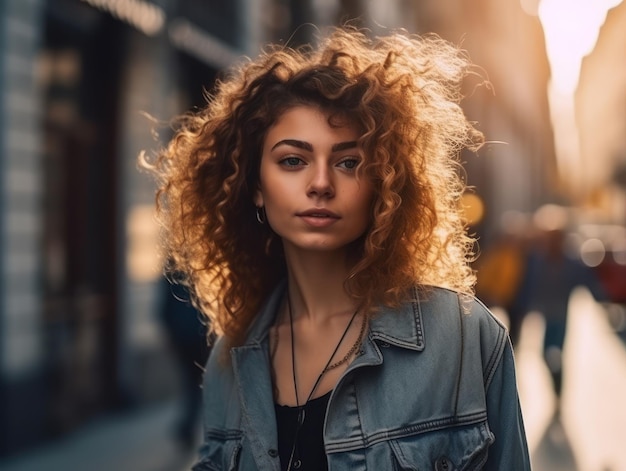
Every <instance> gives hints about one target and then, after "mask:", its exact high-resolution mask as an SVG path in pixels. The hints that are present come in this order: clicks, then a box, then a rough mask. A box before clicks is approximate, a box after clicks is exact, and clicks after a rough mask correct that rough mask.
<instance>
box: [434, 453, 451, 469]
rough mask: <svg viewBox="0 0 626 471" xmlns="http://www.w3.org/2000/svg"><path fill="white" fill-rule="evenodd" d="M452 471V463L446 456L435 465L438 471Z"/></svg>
mask: <svg viewBox="0 0 626 471" xmlns="http://www.w3.org/2000/svg"><path fill="white" fill-rule="evenodd" d="M451 469H452V466H450V461H449V460H448V458H446V457H445V456H442V457H441V458H439V459H438V460H437V462H436V463H435V470H436V471H450V470H451Z"/></svg>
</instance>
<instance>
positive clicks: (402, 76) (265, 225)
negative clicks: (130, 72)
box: [152, 28, 529, 471]
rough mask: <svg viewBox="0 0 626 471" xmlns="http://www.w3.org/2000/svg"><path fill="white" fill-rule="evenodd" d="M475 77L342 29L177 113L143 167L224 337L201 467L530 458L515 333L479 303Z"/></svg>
mask: <svg viewBox="0 0 626 471" xmlns="http://www.w3.org/2000/svg"><path fill="white" fill-rule="evenodd" d="M469 70H470V65H469V63H468V61H467V60H466V58H465V56H464V55H463V54H462V53H461V52H460V51H459V50H457V49H456V48H455V47H453V46H451V45H450V44H448V43H446V42H444V41H442V40H440V39H438V38H436V37H431V36H429V37H423V38H418V37H412V36H409V35H406V34H403V33H394V34H391V35H389V36H386V37H379V38H376V39H368V37H367V36H366V35H365V34H363V33H362V32H359V31H357V30H353V29H350V28H339V29H334V30H333V31H331V32H330V34H329V35H328V36H327V37H326V38H325V39H323V40H321V42H320V43H319V45H318V47H317V48H315V49H308V50H291V49H288V48H286V47H279V46H276V47H272V48H270V49H268V50H267V51H266V52H265V53H263V54H262V55H261V56H260V57H259V58H257V59H256V60H253V61H249V62H247V63H245V64H243V65H241V66H240V67H239V68H238V69H236V70H233V71H232V73H231V75H229V76H228V77H227V78H225V79H224V80H222V81H221V82H219V83H218V85H217V89H216V92H215V93H214V94H213V95H212V96H210V97H209V100H208V105H207V107H206V108H205V109H204V110H202V111H200V112H198V113H195V114H190V115H186V116H184V117H182V118H181V121H180V126H179V127H178V129H177V133H176V134H175V136H174V138H173V139H172V141H171V142H170V144H169V145H168V147H167V148H166V149H163V150H162V151H161V152H160V154H159V156H158V158H157V160H156V162H155V164H154V166H153V167H152V170H153V171H154V172H155V174H156V175H157V177H158V178H159V181H160V183H161V186H160V190H159V197H158V200H159V209H160V215H161V218H162V221H163V223H164V227H165V228H166V236H167V237H166V241H167V243H168V248H169V251H168V255H170V256H171V257H172V260H174V263H175V266H174V267H169V269H176V270H179V271H182V272H184V273H186V274H187V284H188V285H189V286H190V287H191V289H192V290H193V293H194V295H195V301H196V304H197V305H198V306H199V307H200V308H201V309H202V310H203V312H204V313H205V314H206V315H207V316H208V317H209V318H210V319H211V326H212V328H213V329H215V330H216V332H217V334H218V335H219V340H218V341H217V343H216V345H215V346H214V348H213V352H212V355H211V358H210V359H209V362H208V365H207V368H206V372H205V377H204V426H205V432H204V444H203V446H202V449H201V453H200V460H199V462H198V464H197V465H196V466H195V467H194V469H196V470H219V469H226V470H232V469H242V470H255V469H258V470H281V469H282V470H286V469H290V470H295V469H300V470H305V469H306V470H321V469H331V470H365V469H370V470H377V471H378V470H388V469H406V470H411V469H420V470H421V469H438V470H452V469H462V470H473V469H492V470H503V469H506V470H525V469H529V459H528V453H527V446H526V440H525V435H524V427H523V423H522V416H521V413H520V407H519V401H518V396H517V389H516V382H515V370H514V362H513V355H512V351H511V346H510V342H509V340H508V336H507V332H506V331H505V329H504V327H502V326H501V325H500V324H499V323H498V322H497V321H496V320H495V319H494V318H493V316H492V315H491V314H490V313H489V312H488V311H487V309H486V308H485V307H484V306H483V305H482V304H481V303H480V302H478V301H477V300H476V299H474V298H473V297H472V295H471V290H472V286H473V283H474V278H473V273H472V271H471V269H470V267H469V262H470V260H471V255H472V254H471V248H472V245H473V242H474V241H473V240H472V239H471V238H469V237H468V235H467V234H466V232H465V229H464V225H463V221H462V219H461V215H460V210H459V196H460V195H461V193H462V191H463V185H462V182H461V180H460V178H459V177H458V170H459V169H458V164H457V162H456V160H455V158H456V156H457V154H458V152H459V151H460V150H461V149H462V148H464V147H467V146H469V147H471V148H477V147H478V146H479V145H480V144H481V142H482V136H481V134H480V133H479V132H478V131H476V130H475V129H474V128H473V126H472V125H471V124H470V123H469V122H468V121H467V119H466V118H465V116H464V114H463V112H462V110H461V108H460V106H459V104H458V101H459V99H460V92H459V88H460V83H461V80H462V79H463V77H464V76H465V75H466V73H467V72H468V71H469Z"/></svg>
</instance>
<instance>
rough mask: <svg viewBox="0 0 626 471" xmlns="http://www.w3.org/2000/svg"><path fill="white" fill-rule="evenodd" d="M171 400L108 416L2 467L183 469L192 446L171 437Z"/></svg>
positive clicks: (12, 470)
mask: <svg viewBox="0 0 626 471" xmlns="http://www.w3.org/2000/svg"><path fill="white" fill-rule="evenodd" d="M177 413H178V404H177V403H176V401H169V402H166V403H163V404H158V405H154V406H151V407H148V408H145V409H142V410H140V411H137V412H133V413H130V414H129V413H126V414H122V415H116V416H108V417H106V418H104V419H100V420H99V421H95V422H93V423H91V424H89V425H87V426H85V427H81V428H80V429H79V430H78V431H76V432H74V433H72V434H70V435H68V436H66V437H64V438H63V439H61V440H58V441H54V442H51V443H48V444H46V445H45V446H43V447H40V448H37V449H34V450H30V451H28V452H26V453H24V454H23V455H20V456H17V457H13V458H12V459H10V460H8V461H4V462H3V461H0V470H2V471H44V470H45V471H83V470H85V471H183V470H189V469H191V465H192V463H193V460H194V452H192V451H189V450H184V449H181V448H180V447H179V446H178V444H177V443H176V442H175V441H174V440H173V434H172V433H171V432H172V424H174V422H175V420H176V417H177Z"/></svg>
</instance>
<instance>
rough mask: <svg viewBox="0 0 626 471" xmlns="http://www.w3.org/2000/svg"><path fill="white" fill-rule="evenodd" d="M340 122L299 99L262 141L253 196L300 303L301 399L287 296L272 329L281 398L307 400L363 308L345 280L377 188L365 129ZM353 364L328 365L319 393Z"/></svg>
mask: <svg viewBox="0 0 626 471" xmlns="http://www.w3.org/2000/svg"><path fill="white" fill-rule="evenodd" d="M335 124H337V123H335ZM339 124H342V125H341V126H331V125H330V124H329V122H328V115H327V114H325V113H323V112H322V111H320V110H319V109H318V108H315V107H311V106H297V107H294V108H291V109H289V110H288V111H286V112H285V113H284V114H283V115H282V116H281V117H280V119H279V120H278V121H277V122H276V123H275V125H274V126H272V127H271V128H270V129H269V130H268V133H267V136H266V139H265V142H264V145H263V153H262V158H261V166H260V181H259V188H258V190H257V192H256V194H255V196H254V203H255V205H256V206H257V207H264V209H265V213H266V217H267V223H268V224H269V225H270V226H271V227H272V229H273V230H274V232H276V234H277V235H278V236H280V237H281V239H282V241H283V246H284V249H285V259H286V262H287V271H288V282H289V288H288V289H289V298H290V300H291V306H292V309H293V310H292V316H293V330H294V348H295V358H296V360H295V364H296V377H297V386H298V400H296V394H295V388H294V381H293V373H292V354H291V326H290V320H289V312H288V309H287V303H286V302H285V303H284V305H283V307H282V309H281V310H280V312H279V313H278V318H277V321H276V325H275V327H274V328H273V329H272V331H271V332H270V337H271V341H272V344H273V343H274V341H275V340H276V336H278V341H277V349H276V354H275V356H274V360H273V367H274V372H275V381H276V387H277V390H278V397H277V398H276V400H277V402H278V403H280V404H288V405H296V404H297V403H299V404H302V403H304V401H305V400H306V398H307V397H308V396H309V393H310V392H311V390H312V388H313V384H314V383H315V381H316V379H317V377H318V375H319V374H320V372H321V371H322V370H323V369H324V366H325V365H326V363H327V361H328V359H329V358H330V357H331V355H332V352H333V350H334V349H335V347H336V345H337V344H338V342H339V340H340V338H341V336H342V334H343V332H344V330H345V329H346V327H347V326H348V324H349V321H350V318H351V317H352V314H353V313H354V312H355V310H356V309H357V308H358V306H357V305H356V304H355V302H354V300H353V299H351V298H350V297H349V296H348V295H347V293H346V292H345V290H344V289H343V282H344V280H345V278H346V276H347V274H348V273H349V270H350V268H351V266H350V261H349V257H348V247H349V245H350V243H352V242H354V241H355V240H356V239H358V238H359V237H360V236H362V235H363V234H364V233H365V231H366V230H367V228H368V227H369V225H370V222H371V206H372V200H373V197H374V191H373V186H372V184H371V182H370V181H368V180H367V178H366V177H363V176H360V175H359V174H358V172H357V168H358V166H359V164H360V162H361V157H360V155H359V152H358V149H357V145H356V142H357V139H358V137H359V134H358V130H357V129H356V127H355V126H353V125H351V124H350V123H347V122H346V123H339ZM363 320H364V317H363V313H359V314H358V315H357V317H356V318H355V319H354V322H353V323H352V324H351V326H350V327H349V329H348V333H347V335H346V337H345V339H344V341H343V342H342V343H341V345H340V347H339V350H338V351H337V354H336V355H335V356H334V357H333V360H332V361H333V362H335V361H338V360H341V359H342V358H343V357H344V356H345V354H346V353H347V352H348V351H349V350H350V348H351V347H352V345H353V344H354V343H355V341H356V340H357V339H358V336H359V333H360V328H361V324H362V321H363ZM346 367H347V363H346V364H344V365H342V366H341V367H339V368H336V369H333V370H330V371H329V372H327V373H326V374H325V375H324V376H323V379H322V381H321V383H320V384H319V386H318V387H317V388H316V390H315V391H314V392H313V395H312V397H313V398H315V397H318V396H321V395H323V394H325V393H326V392H328V391H329V390H331V389H332V388H333V387H334V385H335V384H336V382H337V380H338V379H339V377H340V375H341V374H342V373H343V371H344V370H345V368H346Z"/></svg>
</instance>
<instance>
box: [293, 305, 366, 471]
mask: <svg viewBox="0 0 626 471" xmlns="http://www.w3.org/2000/svg"><path fill="white" fill-rule="evenodd" d="M287 310H288V311H289V328H290V329H291V374H292V376H293V387H294V391H295V394H296V407H297V408H298V424H297V426H296V431H295V433H294V438H293V446H292V447H291V453H290V454H289V464H288V465H287V471H291V467H292V465H293V464H294V456H295V452H296V448H297V444H298V435H299V432H300V429H301V428H302V425H303V424H304V419H305V418H306V412H305V410H306V406H307V404H308V403H309V401H310V400H311V397H312V396H313V394H314V393H315V390H316V389H317V387H318V386H319V383H320V381H321V380H322V377H323V376H324V374H326V372H327V371H329V370H330V369H332V368H330V367H331V366H333V367H336V366H338V364H341V363H345V361H347V360H348V359H349V358H350V356H352V354H353V353H354V351H355V350H356V348H358V344H359V343H360V342H361V337H363V330H364V326H365V318H364V319H363V325H362V326H361V333H360V335H359V338H358V339H357V341H356V343H355V344H354V346H353V348H351V349H350V353H349V354H348V355H346V357H344V359H342V360H341V362H338V364H335V365H331V361H332V360H333V358H334V357H335V355H336V354H337V351H338V350H339V347H340V346H341V344H342V343H343V340H344V339H345V338H346V335H347V334H348V331H349V330H350V326H351V325H352V322H353V321H354V318H355V317H356V315H357V313H358V312H359V308H358V307H357V309H356V310H355V311H354V313H353V314H352V317H351V318H350V322H348V325H347V326H346V329H345V330H344V331H343V334H342V335H341V338H340V339H339V342H338V343H337V345H336V346H335V349H334V350H333V353H332V354H331V355H330V358H329V359H328V361H327V362H326V366H324V369H323V370H322V372H321V373H320V374H319V376H318V377H317V379H316V380H315V383H313V388H312V389H311V392H310V393H309V395H308V397H307V398H306V401H305V402H304V404H302V405H300V399H299V397H298V381H297V379H296V351H295V343H294V334H293V314H292V309H291V298H290V297H289V293H287ZM297 467H299V466H297Z"/></svg>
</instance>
